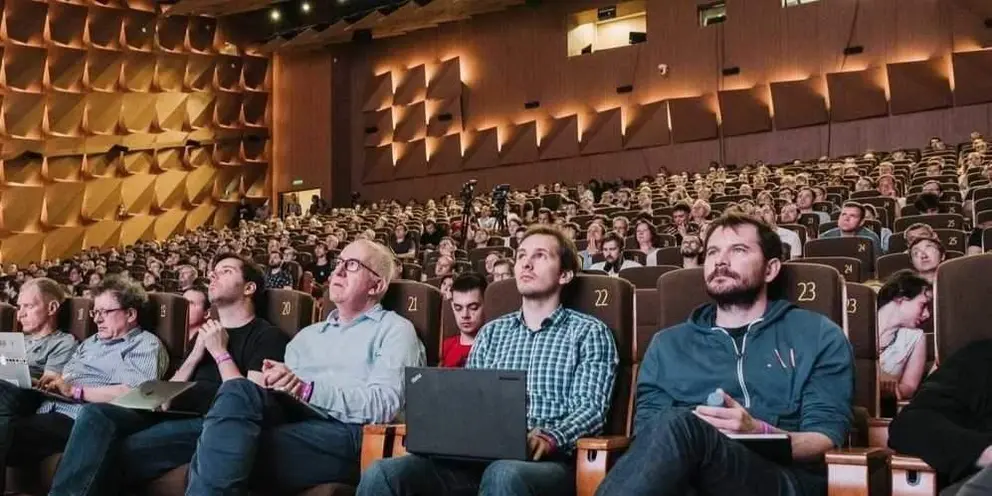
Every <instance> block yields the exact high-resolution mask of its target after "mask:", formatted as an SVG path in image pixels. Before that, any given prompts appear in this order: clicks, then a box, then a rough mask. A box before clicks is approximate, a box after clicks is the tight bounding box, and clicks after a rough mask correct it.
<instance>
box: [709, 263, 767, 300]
mask: <svg viewBox="0 0 992 496" xmlns="http://www.w3.org/2000/svg"><path fill="white" fill-rule="evenodd" d="M720 275H723V276H725V277H733V278H734V280H735V281H739V282H741V285H740V286H736V287H733V288H729V289H727V290H725V291H723V292H721V293H715V292H713V291H712V290H711V289H710V285H709V280H707V281H706V282H707V284H706V294H708V295H709V296H710V298H712V299H713V301H714V302H716V305H717V307H719V308H721V309H728V308H732V307H745V308H746V307H751V306H752V305H754V303H755V302H756V301H758V296H760V295H761V290H762V289H764V284H762V282H761V281H758V282H757V283H752V284H750V285H748V284H746V283H744V282H743V281H742V280H741V278H740V276H739V275H738V274H730V273H727V272H724V273H721V274H720Z"/></svg>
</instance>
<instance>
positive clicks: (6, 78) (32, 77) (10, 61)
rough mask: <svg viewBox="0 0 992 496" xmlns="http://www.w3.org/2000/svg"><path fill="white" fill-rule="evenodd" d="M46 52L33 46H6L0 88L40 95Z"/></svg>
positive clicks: (42, 85) (42, 86)
mask: <svg viewBox="0 0 992 496" xmlns="http://www.w3.org/2000/svg"><path fill="white" fill-rule="evenodd" d="M47 57H48V52H47V50H45V49H44V48H40V47H34V46H19V45H7V46H6V47H4V50H3V80H2V81H0V83H2V84H0V86H3V87H4V88H8V89H11V90H15V91H21V92H31V93H40V92H41V91H42V89H43V88H44V78H45V59H46V58H47Z"/></svg>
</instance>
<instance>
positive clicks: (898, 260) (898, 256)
mask: <svg viewBox="0 0 992 496" xmlns="http://www.w3.org/2000/svg"><path fill="white" fill-rule="evenodd" d="M876 264H877V265H878V280H879V281H882V282H884V281H885V280H887V279H888V278H889V276H891V275H892V274H895V273H896V272H899V271H900V270H902V269H912V268H913V262H912V259H911V257H910V256H909V253H906V252H904V251H903V252H899V253H889V254H888V255H882V256H880V257H878V261H877V262H876Z"/></svg>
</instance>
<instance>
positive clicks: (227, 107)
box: [214, 92, 243, 130]
mask: <svg viewBox="0 0 992 496" xmlns="http://www.w3.org/2000/svg"><path fill="white" fill-rule="evenodd" d="M214 96H215V100H214V126H216V127H219V128H221V129H232V130H233V129H241V127H242V126H241V101H242V98H243V96H242V94H241V93H227V92H219V93H216V94H215V95H214Z"/></svg>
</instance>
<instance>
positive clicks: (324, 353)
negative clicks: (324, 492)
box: [186, 240, 424, 495]
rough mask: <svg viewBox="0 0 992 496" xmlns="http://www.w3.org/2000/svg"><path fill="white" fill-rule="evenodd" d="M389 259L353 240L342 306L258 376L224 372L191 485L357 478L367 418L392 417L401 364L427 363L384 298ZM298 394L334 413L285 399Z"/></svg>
mask: <svg viewBox="0 0 992 496" xmlns="http://www.w3.org/2000/svg"><path fill="white" fill-rule="evenodd" d="M392 265H393V260H392V253H391V252H390V250H389V249H388V248H387V247H385V246H383V245H380V244H378V243H375V242H371V241H363V240H359V241H355V242H353V243H351V244H349V245H348V246H346V247H345V248H344V250H342V251H341V254H340V256H339V257H338V258H337V260H335V269H334V272H333V274H332V275H331V280H330V284H329V285H328V296H329V298H330V300H331V301H333V302H334V305H335V309H334V310H333V311H331V313H330V315H328V317H327V319H325V320H324V321H321V322H317V323H315V324H312V325H310V326H307V327H306V328H304V329H302V330H301V331H300V332H299V333H298V334H297V335H296V337H294V338H293V340H292V341H291V342H290V343H289V345H288V346H287V348H286V362H285V363H280V362H277V361H274V360H265V361H264V363H263V366H262V374H260V376H253V378H252V380H248V379H245V378H243V377H242V376H241V374H237V375H234V374H232V375H231V376H225V377H224V378H223V379H224V383H223V384H222V385H221V386H220V389H219V390H218V392H217V395H216V398H215V399H214V402H213V405H212V406H211V407H210V411H209V412H208V413H207V415H206V417H205V418H204V421H203V424H204V425H203V431H202V434H201V435H200V439H199V441H198V442H197V446H196V454H195V455H194V456H193V461H192V462H191V464H190V472H189V484H188V486H187V489H186V492H187V494H197V495H205V494H247V492H248V491H249V483H250V481H260V482H262V483H263V484H264V485H265V486H268V487H265V488H264V489H265V490H267V491H269V492H270V493H272V494H295V493H297V492H299V491H301V490H303V489H305V488H308V487H311V486H315V485H319V484H324V483H330V482H340V483H348V484H355V483H357V482H358V477H359V455H360V452H361V439H362V425H364V424H368V423H386V422H390V421H393V420H394V419H395V417H396V415H397V414H398V413H399V412H400V410H401V408H402V405H403V370H404V368H405V367H415V366H420V365H422V364H423V363H424V346H423V345H422V344H421V343H420V340H419V338H418V337H417V333H416V330H414V327H413V324H411V323H410V322H409V321H408V320H406V319H404V318H403V317H400V316H399V315H397V314H396V313H394V312H392V311H389V310H385V309H383V308H382V305H381V304H380V301H381V300H382V297H383V295H385V293H386V290H387V288H388V287H389V283H390V279H389V275H390V274H391V273H392V271H393V270H392V269H393V268H392ZM273 391H278V393H275V392H273ZM287 396H292V397H294V399H289V398H287ZM280 398H281V399H280ZM295 401H299V402H304V403H309V405H310V406H311V407H313V408H317V409H319V410H320V411H321V412H323V413H324V414H326V415H327V416H328V417H327V418H326V419H324V418H321V417H320V416H317V415H314V414H310V413H307V411H308V410H307V409H303V410H302V411H301V410H300V409H298V408H292V407H290V408H286V407H283V408H280V407H279V405H292V404H293V403H288V404H287V402H295ZM273 405H275V407H274V408H273ZM280 410H281V411H280ZM253 475H257V478H255V477H253Z"/></svg>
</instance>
